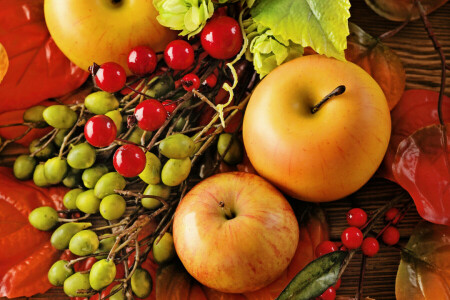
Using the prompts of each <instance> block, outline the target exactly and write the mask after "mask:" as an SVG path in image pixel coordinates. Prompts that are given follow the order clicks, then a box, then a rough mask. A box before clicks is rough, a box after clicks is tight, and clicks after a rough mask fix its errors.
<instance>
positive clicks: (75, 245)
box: [69, 230, 99, 256]
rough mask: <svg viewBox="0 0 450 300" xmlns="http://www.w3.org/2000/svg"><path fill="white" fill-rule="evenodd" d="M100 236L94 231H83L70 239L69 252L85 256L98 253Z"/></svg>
mask: <svg viewBox="0 0 450 300" xmlns="http://www.w3.org/2000/svg"><path fill="white" fill-rule="evenodd" d="M98 245H99V240H98V236H97V234H96V233H95V232H93V231H92V230H82V231H80V232H77V233H75V235H74V236H73V237H72V238H71V239H70V243H69V250H70V252H72V253H73V254H75V255H78V256H85V255H89V254H92V253H94V252H95V251H97V249H98Z"/></svg>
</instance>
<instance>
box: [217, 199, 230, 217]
mask: <svg viewBox="0 0 450 300" xmlns="http://www.w3.org/2000/svg"><path fill="white" fill-rule="evenodd" d="M219 207H220V208H222V210H223V212H224V213H225V216H226V217H227V219H233V213H232V212H231V209H230V208H229V207H228V206H225V203H223V202H222V201H220V202H219Z"/></svg>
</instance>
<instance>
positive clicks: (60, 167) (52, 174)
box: [44, 157, 68, 184]
mask: <svg viewBox="0 0 450 300" xmlns="http://www.w3.org/2000/svg"><path fill="white" fill-rule="evenodd" d="M67 171H68V166H67V162H66V161H65V160H64V159H62V158H60V157H53V158H50V159H49V160H47V161H46V162H45V164H44V174H45V178H47V181H48V182H49V183H50V184H58V183H60V182H61V181H62V180H63V179H64V177H66V174H67Z"/></svg>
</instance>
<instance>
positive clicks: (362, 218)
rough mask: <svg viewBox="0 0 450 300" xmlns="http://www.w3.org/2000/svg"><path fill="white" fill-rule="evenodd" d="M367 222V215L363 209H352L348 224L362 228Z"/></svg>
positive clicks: (349, 212)
mask: <svg viewBox="0 0 450 300" xmlns="http://www.w3.org/2000/svg"><path fill="white" fill-rule="evenodd" d="M366 222H367V214H366V212H365V211H364V210H362V209H361V208H352V209H350V210H349V211H348V213H347V223H348V225H350V226H354V227H362V226H364V224H366Z"/></svg>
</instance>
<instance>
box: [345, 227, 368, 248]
mask: <svg viewBox="0 0 450 300" xmlns="http://www.w3.org/2000/svg"><path fill="white" fill-rule="evenodd" d="M341 241H342V244H344V246H345V247H347V249H350V250H352V249H357V248H359V247H360V246H361V244H362V241H363V234H362V232H361V230H359V229H358V228H356V227H349V228H347V229H345V230H344V231H343V232H342V234H341Z"/></svg>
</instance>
